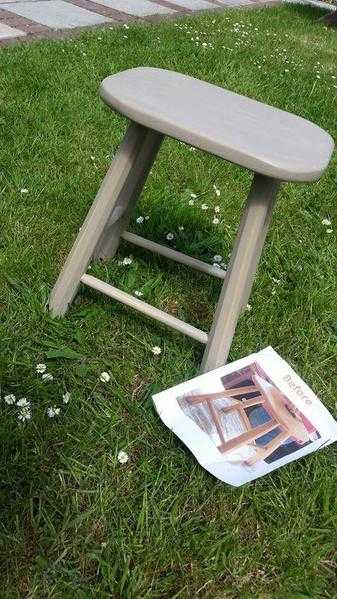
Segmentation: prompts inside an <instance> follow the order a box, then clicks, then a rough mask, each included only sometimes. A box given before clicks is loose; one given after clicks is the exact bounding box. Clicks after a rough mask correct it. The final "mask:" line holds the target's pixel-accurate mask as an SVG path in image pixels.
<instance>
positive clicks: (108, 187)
mask: <svg viewBox="0 0 337 599" xmlns="http://www.w3.org/2000/svg"><path fill="white" fill-rule="evenodd" d="M161 139H162V135H161V134H159V133H156V132H155V131H152V130H150V129H147V128H146V127H143V126H141V125H138V124H137V123H133V122H131V123H130V126H129V128H128V130H127V132H126V135H125V137H124V140H123V142H122V144H121V146H120V148H119V150H118V152H117V154H116V156H115V158H114V160H113V162H112V164H111V166H110V168H109V170H108V172H107V174H106V176H105V178H104V180H103V182H102V184H101V187H100V189H99V191H98V193H97V196H96V198H95V201H94V203H93V204H92V206H91V208H90V210H89V212H88V215H87V217H86V219H85V221H84V223H83V225H82V227H81V228H80V231H79V233H78V236H77V239H76V241H75V243H74V245H73V247H72V249H71V251H70V253H69V255H68V258H67V260H66V262H65V264H64V267H63V269H62V271H61V273H60V275H59V277H58V279H57V281H56V283H55V286H54V289H53V290H52V293H51V296H50V300H49V307H50V310H51V312H52V314H53V316H62V315H63V314H65V312H66V311H67V309H68V306H69V304H70V303H71V302H72V300H73V298H74V296H75V294H76V292H77V289H78V286H79V283H80V279H81V276H82V275H83V274H84V273H85V272H86V270H87V267H88V264H89V262H90V260H91V259H92V256H93V254H94V252H95V249H96V247H97V245H98V243H99V242H100V239H101V237H102V234H103V232H104V228H105V226H106V225H107V223H108V221H109V219H110V218H112V217H113V213H117V220H118V218H119V217H122V216H123V215H124V213H125V211H126V210H127V206H128V203H129V202H130V200H131V196H132V194H133V193H134V192H135V190H136V191H138V192H139V191H140V190H141V187H142V185H143V184H144V180H145V176H146V175H145V174H147V172H148V170H149V165H150V166H151V164H152V162H153V160H154V157H155V154H156V152H157V150H158V149H159V144H160V141H161ZM127 192H128V193H127ZM119 238H120V236H118V238H117V239H118V242H119ZM118 242H117V245H118Z"/></svg>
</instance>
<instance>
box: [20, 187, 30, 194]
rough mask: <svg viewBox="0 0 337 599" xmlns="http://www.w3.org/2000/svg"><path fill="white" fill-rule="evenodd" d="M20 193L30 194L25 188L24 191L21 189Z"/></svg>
mask: <svg viewBox="0 0 337 599" xmlns="http://www.w3.org/2000/svg"><path fill="white" fill-rule="evenodd" d="M20 193H28V189H26V188H25V187H23V188H22V189H20Z"/></svg>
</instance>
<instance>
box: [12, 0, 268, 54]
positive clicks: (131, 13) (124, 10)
mask: <svg viewBox="0 0 337 599" xmlns="http://www.w3.org/2000/svg"><path fill="white" fill-rule="evenodd" d="M274 2H275V3H277V2H278V0H0V45H6V44H8V43H11V42H13V41H16V40H22V39H33V38H36V37H55V36H56V37H58V36H61V35H65V33H66V32H67V31H68V32H71V31H73V30H74V29H78V28H82V27H92V26H97V25H108V26H111V25H113V24H116V23H118V22H119V23H120V22H127V21H130V20H133V21H135V20H144V19H146V20H155V19H160V18H163V17H174V16H177V15H179V14H191V13H192V12H196V11H203V10H214V9H217V10H221V9H224V8H229V7H232V8H233V7H235V6H250V7H254V6H261V5H265V4H271V3H274Z"/></svg>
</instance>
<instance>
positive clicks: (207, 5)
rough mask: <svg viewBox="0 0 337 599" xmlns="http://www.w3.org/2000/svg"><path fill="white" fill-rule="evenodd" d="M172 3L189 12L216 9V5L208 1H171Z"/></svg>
mask: <svg viewBox="0 0 337 599" xmlns="http://www.w3.org/2000/svg"><path fill="white" fill-rule="evenodd" d="M170 2H171V3H172V4H179V6H181V7H183V8H188V9H189V10H207V9H208V10H212V9H214V8H215V5H214V4H212V3H211V2H207V0H170Z"/></svg>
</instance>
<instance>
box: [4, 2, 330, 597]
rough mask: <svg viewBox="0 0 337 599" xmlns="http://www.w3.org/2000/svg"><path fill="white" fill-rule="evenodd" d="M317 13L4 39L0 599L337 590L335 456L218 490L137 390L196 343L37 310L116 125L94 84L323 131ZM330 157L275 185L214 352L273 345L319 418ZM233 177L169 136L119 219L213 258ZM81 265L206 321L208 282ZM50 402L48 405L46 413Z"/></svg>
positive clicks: (191, 354) (253, 14) (322, 46)
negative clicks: (11, 399) (184, 85)
mask: <svg viewBox="0 0 337 599" xmlns="http://www.w3.org/2000/svg"><path fill="white" fill-rule="evenodd" d="M317 17H318V13H316V12H314V11H313V10H311V9H304V8H295V7H286V6H283V7H277V8H270V9H259V10H253V11H250V10H236V11H225V12H223V13H214V14H204V15H201V16H200V15H198V16H194V17H191V18H185V19H183V20H179V21H176V23H174V22H173V21H166V22H163V23H161V24H159V25H158V24H156V25H154V24H153V25H152V24H151V25H146V26H144V25H140V26H136V25H135V26H130V28H129V29H125V28H123V27H120V28H114V29H111V30H110V29H99V30H95V31H91V32H86V33H84V34H82V35H81V37H79V38H77V39H67V40H57V41H40V42H35V43H33V44H30V45H17V46H12V47H9V48H4V49H2V50H1V52H0V90H1V91H0V93H1V112H0V119H1V149H0V164H1V173H0V174H1V186H0V193H1V214H0V222H1V237H0V240H1V254H0V336H1V339H0V343H1V357H0V376H1V394H2V400H1V419H0V431H1V433H0V435H1V437H0V438H1V454H2V458H1V510H2V514H1V525H0V552H1V562H2V568H1V589H2V590H1V593H0V594H1V597H2V598H9V597H10V598H13V597H27V598H28V597H30V598H34V599H35V598H40V597H41V598H46V597H48V598H49V597H50V598H53V599H54V598H64V597H69V598H70V597H76V598H77V597H78V598H88V597H99V598H108V597H113V598H115V597H116V598H117V597H123V598H127V599H131V598H140V597H141V598H144V599H145V598H146V599H147V598H151V599H152V598H155V597H168V598H170V599H173V598H176V597H181V598H185V597H193V598H194V597H198V598H202V597H211V598H212V599H213V598H215V599H222V598H225V597H226V598H227V597H228V598H236V597H291V598H297V599H299V598H301V599H303V598H307V597H315V598H316V597H336V584H337V575H336V574H337V573H336V553H335V552H336V534H337V500H336V488H337V487H336V485H337V475H336V456H337V453H336V447H335V446H331V447H330V448H328V449H327V450H325V451H323V452H321V453H319V454H315V455H312V456H310V457H308V458H306V459H304V460H302V461H299V462H295V463H294V464H291V465H289V466H287V467H285V468H283V469H281V470H279V471H277V472H276V473H274V474H272V475H270V476H267V477H265V478H264V479H261V480H259V481H257V482H256V483H253V484H250V485H247V486H245V487H243V488H239V489H234V488H230V487H228V486H226V485H224V484H221V483H220V482H218V481H217V480H215V479H213V478H212V477H211V476H210V475H208V474H207V473H206V472H204V471H203V470H202V469H201V468H200V467H199V466H198V464H197V463H196V462H195V461H194V459H193V458H192V457H191V455H190V454H189V452H188V450H187V449H186V448H185V447H183V445H182V444H181V443H180V442H179V441H178V440H177V439H176V438H174V437H173V435H171V434H170V433H169V431H168V430H166V429H165V428H164V426H163V425H162V423H161V421H160V420H159V418H158V417H157V415H156V414H155V412H154V409H153V405H152V401H151V395H152V394H153V393H154V392H156V391H159V390H162V389H164V388H166V387H168V386H172V385H174V384H176V383H179V382H181V381H183V380H185V379H187V378H190V377H192V376H194V375H195V374H196V373H197V371H198V364H199V362H200V359H201V354H202V348H201V347H200V346H199V345H198V344H197V343H195V342H193V341H192V340H189V339H188V338H184V337H183V336H181V335H179V334H178V333H175V332H173V331H170V330H167V329H166V328H164V327H162V326H161V325H159V324H156V323H154V322H152V321H149V320H148V319H146V318H145V317H142V316H140V315H138V314H136V313H134V312H132V311H131V310H129V309H127V308H125V307H122V306H121V305H119V304H117V303H116V302H114V301H112V300H109V299H108V298H104V297H103V296H99V295H97V294H95V293H94V292H91V291H89V290H88V289H83V290H81V293H80V294H79V295H78V297H77V299H76V301H75V303H74V304H73V306H72V307H71V309H70V311H69V312H68V314H67V315H66V317H65V318H64V319H61V320H53V319H52V318H51V317H50V316H49V314H48V312H47V311H46V303H47V300H48V294H49V292H50V289H51V287H52V285H53V283H54V281H55V279H56V276H57V274H58V272H59V269H60V267H61V265H62V263H63V262H64V259H65V256H66V255H67V252H68V251H69V249H70V247H71V244H72V241H73V239H74V237H75V236H76V233H77V230H78V228H79V226H80V225H81V223H82V221H83V219H84V216H85V214H86V212H87V210H88V207H89V206H90V204H91V201H92V198H93V197H94V195H95V192H96V190H97V187H98V185H99V182H100V180H101V179H102V177H103V176H104V174H105V172H106V170H107V168H108V165H109V162H110V160H111V156H112V155H113V154H114V152H115V151H116V148H117V146H118V144H119V142H120V140H121V137H122V135H123V132H124V130H125V126H126V122H125V120H124V119H123V118H121V117H120V116H117V115H116V114H114V113H112V112H111V111H109V110H108V109H107V108H106V107H105V106H104V105H103V103H102V102H101V101H100V100H99V98H98V95H97V89H98V86H99V83H100V81H101V80H102V79H103V78H104V77H105V76H107V75H108V74H111V73H114V72H117V71H119V70H122V69H126V68H129V67H132V66H136V65H150V66H158V67H164V68H168V69H175V70H178V71H181V72H184V73H188V74H190V75H193V76H196V77H199V78H201V79H206V80H208V81H211V82H212V83H215V84H219V85H222V86H225V87H227V88H229V89H231V90H234V91H236V92H239V93H242V94H246V95H248V96H250V97H253V98H256V99H258V100H261V101H264V102H267V103H269V104H272V105H275V106H278V107H280V108H282V109H285V110H289V111H291V112H295V113H297V114H299V115H301V116H303V117H305V118H308V119H311V120H313V121H314V122H316V123H318V124H319V125H320V126H321V127H323V128H325V129H326V130H327V131H329V133H330V134H331V135H332V136H333V137H335V139H337V121H336V114H337V110H336V104H337V102H336V99H337V68H336V53H337V34H336V31H335V30H333V29H326V28H325V27H324V26H323V25H322V24H321V23H319V22H317ZM192 38H193V39H192ZM197 38H199V41H198V40H197ZM205 44H206V45H205ZM135 93H137V91H135ZM312 151H313V152H315V148H314V147H313V148H312ZM336 156H337V154H335V157H334V160H333V162H332V163H331V166H330V167H329V169H328V171H327V173H326V175H325V176H324V177H323V178H322V179H321V180H320V181H319V182H318V183H315V184H308V185H301V184H297V185H292V184H288V185H284V187H283V188H282V191H281V194H280V199H279V202H278V205H277V208H276V210H275V213H274V217H273V223H272V227H271V231H270V234H269V236H268V241H267V246H266V250H265V252H264V256H263V260H262V264H261V268H260V271H259V274H258V277H257V279H256V282H255V285H254V290H253V295H252V297H251V300H250V305H251V310H250V311H247V312H245V313H244V315H243V316H242V317H241V319H240V322H239V326H238V329H237V334H236V336H235V339H234V343H233V346H232V350H231V354H230V359H231V360H233V359H237V358H239V357H241V356H244V355H246V354H248V353H249V352H252V351H255V350H258V349H261V348H263V347H265V346H266V345H268V344H271V345H272V346H273V347H274V348H275V349H276V350H278V351H279V352H280V353H281V355H282V356H283V357H284V358H286V359H287V360H288V361H289V362H290V363H291V365H292V366H293V367H294V368H295V369H296V370H297V371H298V372H299V373H300V374H301V375H302V376H303V378H304V379H305V380H306V381H307V382H308V383H309V384H310V385H311V386H312V387H313V389H314V390H315V392H316V393H317V394H318V395H319V396H320V397H321V399H322V400H323V402H324V403H325V405H326V406H327V407H328V408H329V409H330V410H331V411H332V412H333V413H334V414H335V415H336V405H335V398H336V391H337V367H336V360H337V293H336V291H337V289H336V281H337V270H336V264H337V244H336V230H337V226H336V224H337V223H336V219H337V214H336V201H337V186H336V183H337V178H336V167H337V160H336ZM250 179H251V175H250V174H249V173H248V172H246V171H243V170H241V169H239V168H237V167H235V166H232V165H230V164H226V163H224V162H223V161H221V160H219V159H216V158H214V157H210V156H207V155H206V154H204V153H202V152H200V151H198V150H196V151H191V150H190V149H189V148H188V147H186V146H184V145H183V144H179V143H177V142H175V141H173V140H166V141H165V142H164V144H163V147H162V149H161V151H160V155H159V160H158V162H157V163H156V165H155V167H154V168H153V171H152V173H151V176H150V177H149V181H148V184H147V186H146V188H145V192H144V194H143V197H142V200H141V202H140V204H139V206H138V208H137V212H136V214H135V215H134V217H133V221H132V226H131V228H132V230H134V231H136V232H138V233H139V234H141V235H144V236H148V237H149V238H151V239H154V240H155V241H159V242H161V243H170V244H171V245H174V246H176V247H177V248H178V249H179V250H181V251H184V252H186V253H190V254H192V255H195V256H197V257H199V258H201V259H203V260H206V261H208V262H210V263H211V262H213V256H214V255H215V254H220V255H221V256H223V259H224V262H227V260H228V254H229V252H230V249H231V244H232V241H233V239H234V236H235V232H236V227H237V223H238V218H239V215H240V212H241V209H242V203H243V202H244V199H245V195H246V193H247V190H248V188H249V184H250ZM213 185H215V186H216V187H217V188H218V189H219V190H220V196H218V195H216V193H215V190H214V188H213ZM191 193H194V194H196V196H197V197H196V198H195V201H194V205H190V199H191ZM203 204H205V205H206V206H208V208H207V209H202V208H201V206H202V205H203ZM216 206H220V212H216V211H215V207H216ZM215 215H216V218H219V220H220V222H219V223H218V224H215V223H213V220H214V217H215ZM140 216H143V217H144V220H143V222H138V223H137V220H136V219H137V218H138V217H140ZM145 217H149V218H145ZM323 219H329V220H331V221H332V225H331V227H330V226H327V225H324V224H322V220H323ZM140 220H142V219H140ZM327 229H333V230H332V232H330V233H329V232H327ZM168 233H173V235H174V238H173V240H172V241H170V242H169V241H167V240H166V236H167V234H168ZM129 256H132V262H131V264H128V265H123V264H120V262H122V261H123V258H125V257H129ZM92 272H95V273H98V274H99V276H101V277H102V278H104V279H105V280H107V281H109V282H112V283H113V284H118V286H120V287H121V288H122V289H124V290H126V291H128V292H130V293H134V292H135V291H141V292H142V293H143V298H144V299H145V300H146V301H148V302H149V303H153V304H154V305H156V306H157V307H160V308H161V309H165V310H167V311H169V312H170V313H171V314H175V315H177V316H178V317H180V318H183V319H186V320H188V321H189V322H191V323H193V324H195V325H196V326H198V327H200V328H203V329H205V330H207V329H208V328H209V327H210V325H211V318H212V313H213V310H214V305H215V302H216V300H217V296H218V293H219V289H220V281H218V280H210V279H209V278H207V277H206V275H202V274H201V273H198V274H197V273H196V272H194V271H190V270H188V269H186V268H185V267H183V266H178V265H177V264H175V263H169V262H167V261H166V260H164V259H160V258H156V257H155V256H152V255H149V254H148V253H146V252H143V251H140V250H136V249H135V248H134V247H131V246H128V245H127V244H126V243H124V244H123V245H122V246H121V248H120V252H119V254H118V256H117V257H116V259H114V260H113V261H112V262H111V263H110V264H108V265H105V266H104V267H103V266H97V265H93V267H92ZM154 346H159V347H160V348H161V349H162V352H161V353H160V354H159V355H154V354H153V353H152V348H153V347H154ZM38 363H45V364H46V365H47V371H48V372H49V373H51V374H52V375H53V377H54V380H53V381H43V380H42V378H41V374H38V373H37V372H36V365H37V364H38ZM103 371H106V372H109V373H110V375H111V379H110V381H109V382H105V383H104V382H101V381H100V374H101V372H103ZM66 391H67V392H69V393H70V401H69V403H68V404H64V403H63V401H62V395H63V394H64V393H65V392H66ZM10 393H13V394H15V395H16V397H17V398H22V397H26V398H27V400H29V401H30V402H31V409H32V418H31V420H29V421H27V422H24V423H22V422H20V421H19V420H18V415H19V413H20V412H19V408H17V407H16V406H15V405H7V404H6V402H4V400H3V397H4V396H5V395H7V394H10ZM53 406H56V407H59V408H60V413H59V414H58V415H56V416H55V417H54V418H50V417H49V416H48V415H47V410H48V408H50V407H53ZM120 450H124V451H126V452H127V453H128V455H129V458H130V459H129V461H128V462H127V463H126V464H121V463H119V461H118V459H117V455H118V452H119V451H120Z"/></svg>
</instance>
